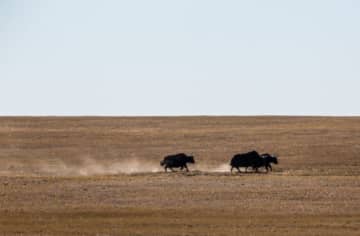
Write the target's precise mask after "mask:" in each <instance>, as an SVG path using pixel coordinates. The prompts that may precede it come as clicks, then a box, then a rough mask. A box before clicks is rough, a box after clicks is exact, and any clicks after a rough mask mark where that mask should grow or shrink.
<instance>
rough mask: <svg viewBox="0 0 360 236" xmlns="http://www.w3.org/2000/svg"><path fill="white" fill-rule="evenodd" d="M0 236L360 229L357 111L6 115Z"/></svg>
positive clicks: (0, 132)
mask: <svg viewBox="0 0 360 236" xmlns="http://www.w3.org/2000/svg"><path fill="white" fill-rule="evenodd" d="M254 149H255V150H258V151H259V152H269V153H273V154H277V155H278V158H279V165H274V166H273V168H274V171H273V172H272V173H269V174H265V173H259V174H255V173H242V174H235V173H234V174H232V175H231V174H230V173H229V165H228V163H229V160H230V158H231V157H232V156H233V155H234V154H235V153H239V152H247V151H250V150H254ZM177 152H186V153H189V154H193V155H194V156H195V159H196V162H197V163H196V164H195V165H191V166H189V168H190V169H191V172H189V173H181V172H175V173H163V170H162V169H161V168H160V166H159V162H160V160H161V159H162V157H163V156H164V155H166V154H170V153H177ZM0 235H179V236H180V235H181V236H184V235H360V118H336V117H333V118H326V117H321V118H320V117H173V118H160V117H153V118H150V117H148V118H136V117H128V118H111V117H106V118H105V117H104V118H99V117H86V118H81V117H77V118H76V117H75V118H61V117H58V118H55V117H50V118H45V117H43V118H36V117H34V118H30V117H2V118H0Z"/></svg>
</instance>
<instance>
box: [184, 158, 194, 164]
mask: <svg viewBox="0 0 360 236" xmlns="http://www.w3.org/2000/svg"><path fill="white" fill-rule="evenodd" d="M186 161H187V162H188V163H193V164H195V160H194V156H188V157H187V160H186Z"/></svg>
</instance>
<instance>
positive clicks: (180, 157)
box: [160, 153, 195, 172]
mask: <svg viewBox="0 0 360 236" xmlns="http://www.w3.org/2000/svg"><path fill="white" fill-rule="evenodd" d="M187 163H193V164H194V163H195V160H194V157H193V156H187V155H186V154H184V153H178V154H175V155H169V156H166V157H164V160H162V161H161V162H160V165H161V166H164V169H165V172H167V169H168V168H170V170H171V171H174V170H173V168H180V170H183V169H184V168H185V169H186V171H187V172H188V171H189V169H188V167H187V165H186V164H187Z"/></svg>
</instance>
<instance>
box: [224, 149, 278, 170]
mask: <svg viewBox="0 0 360 236" xmlns="http://www.w3.org/2000/svg"><path fill="white" fill-rule="evenodd" d="M271 163H274V164H277V163H278V161H277V157H275V156H271V155H270V154H267V153H266V154H263V155H259V153H258V152H256V151H251V152H248V153H242V154H236V155H235V156H234V157H233V158H232V159H231V162H230V165H231V172H232V170H233V168H236V169H237V170H238V171H239V172H240V167H245V171H246V170H247V168H248V167H252V168H253V169H254V170H255V171H256V172H258V169H259V168H260V167H265V168H266V172H268V171H269V169H270V170H272V167H271Z"/></svg>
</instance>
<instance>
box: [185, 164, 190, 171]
mask: <svg viewBox="0 0 360 236" xmlns="http://www.w3.org/2000/svg"><path fill="white" fill-rule="evenodd" d="M184 167H185V169H186V172H189V168H188V167H187V165H186V164H185V165H184Z"/></svg>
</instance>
